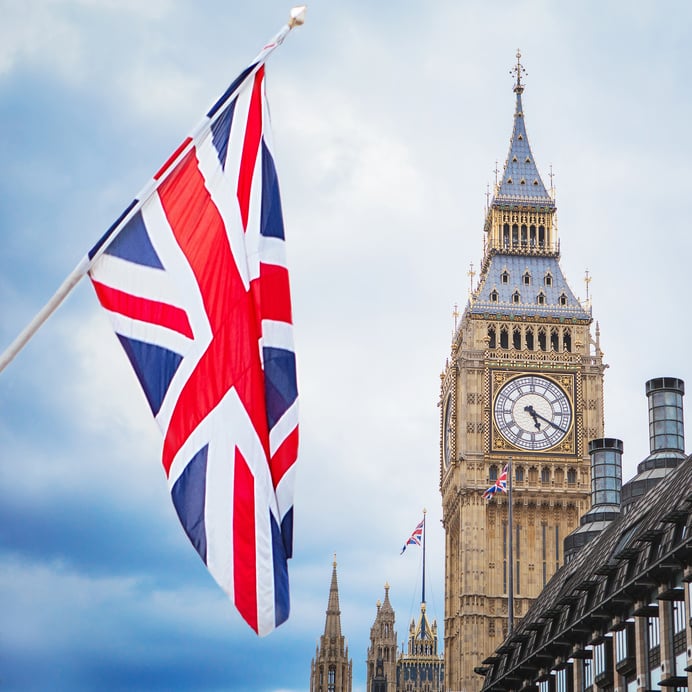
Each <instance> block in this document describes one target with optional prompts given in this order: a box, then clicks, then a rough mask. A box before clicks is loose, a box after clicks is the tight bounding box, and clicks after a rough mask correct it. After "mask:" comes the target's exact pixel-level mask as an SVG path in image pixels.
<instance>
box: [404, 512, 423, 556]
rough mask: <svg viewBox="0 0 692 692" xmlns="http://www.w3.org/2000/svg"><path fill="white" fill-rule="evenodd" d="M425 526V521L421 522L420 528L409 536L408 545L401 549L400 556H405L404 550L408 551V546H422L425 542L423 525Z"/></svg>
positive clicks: (405, 544) (417, 527)
mask: <svg viewBox="0 0 692 692" xmlns="http://www.w3.org/2000/svg"><path fill="white" fill-rule="evenodd" d="M424 524H425V519H423V521H421V523H420V524H418V526H416V528H415V529H413V533H412V534H411V535H410V536H409V538H408V540H407V541H406V543H404V547H403V548H402V549H401V552H400V553H399V555H403V554H404V550H406V546H408V545H420V544H421V541H422V540H423V525H424Z"/></svg>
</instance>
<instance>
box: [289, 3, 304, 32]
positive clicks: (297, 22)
mask: <svg viewBox="0 0 692 692" xmlns="http://www.w3.org/2000/svg"><path fill="white" fill-rule="evenodd" d="M307 9H308V6H307V5H296V6H295V7H292V8H291V12H290V15H289V20H288V26H290V27H291V29H293V28H294V27H296V26H302V25H303V24H305V13H306V12H307Z"/></svg>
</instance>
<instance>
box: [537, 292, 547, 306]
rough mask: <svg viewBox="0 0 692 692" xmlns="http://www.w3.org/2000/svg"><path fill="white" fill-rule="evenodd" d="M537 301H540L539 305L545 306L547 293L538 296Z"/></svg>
mask: <svg viewBox="0 0 692 692" xmlns="http://www.w3.org/2000/svg"><path fill="white" fill-rule="evenodd" d="M536 300H537V301H538V304H539V305H545V293H543V291H541V292H540V293H539V294H538V296H536Z"/></svg>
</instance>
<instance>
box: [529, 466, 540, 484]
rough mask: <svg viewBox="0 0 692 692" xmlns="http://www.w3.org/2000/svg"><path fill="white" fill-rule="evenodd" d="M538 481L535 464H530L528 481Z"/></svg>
mask: <svg viewBox="0 0 692 692" xmlns="http://www.w3.org/2000/svg"><path fill="white" fill-rule="evenodd" d="M537 482H538V469H537V468H536V467H535V466H532V467H531V468H530V469H529V483H537Z"/></svg>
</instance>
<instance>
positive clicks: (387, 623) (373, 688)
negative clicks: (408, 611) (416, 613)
mask: <svg viewBox="0 0 692 692" xmlns="http://www.w3.org/2000/svg"><path fill="white" fill-rule="evenodd" d="M394 619H395V618H394V609H393V608H392V605H391V603H390V602H389V584H385V585H384V602H382V603H380V601H377V615H376V616H375V622H373V625H372V627H371V628H370V647H369V648H368V657H367V662H366V664H367V678H366V687H365V689H366V692H396V654H397V639H396V632H395V631H394Z"/></svg>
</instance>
